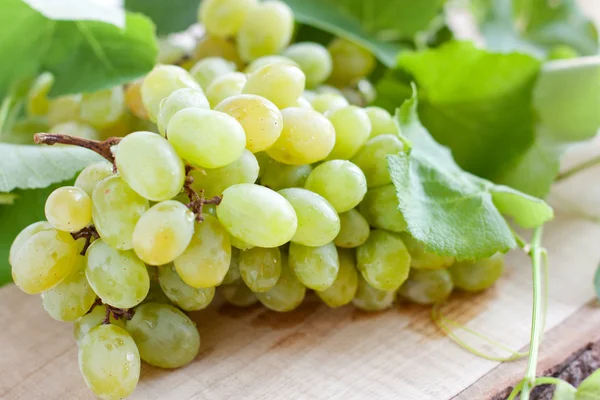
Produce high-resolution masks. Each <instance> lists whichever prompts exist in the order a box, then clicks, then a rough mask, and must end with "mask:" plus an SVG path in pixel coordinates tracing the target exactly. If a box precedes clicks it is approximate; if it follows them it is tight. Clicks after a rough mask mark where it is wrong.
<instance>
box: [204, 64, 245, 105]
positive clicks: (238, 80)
mask: <svg viewBox="0 0 600 400" xmlns="http://www.w3.org/2000/svg"><path fill="white" fill-rule="evenodd" d="M245 84H246V74H243V73H241V72H230V73H228V74H226V75H221V76H219V77H218V78H216V79H215V80H213V81H212V82H211V84H210V85H208V88H207V89H206V97H207V98H208V101H209V102H210V105H211V106H212V107H215V106H216V105H217V104H219V103H220V102H221V101H223V100H225V99H227V98H229V97H232V96H236V95H239V94H241V93H242V88H243V87H244V85H245Z"/></svg>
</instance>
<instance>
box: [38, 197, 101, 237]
mask: <svg viewBox="0 0 600 400" xmlns="http://www.w3.org/2000/svg"><path fill="white" fill-rule="evenodd" d="M44 211H45V213H46V219H47V220H48V222H49V223H50V225H52V226H53V227H55V228H56V229H58V230H60V231H65V232H76V231H78V230H80V229H82V228H85V226H86V225H87V224H89V223H90V222H91V220H92V200H91V199H90V196H88V195H87V193H86V192H84V191H83V190H82V189H80V188H78V187H75V186H63V187H60V188H58V189H56V190H54V191H53V192H52V193H50V196H48V198H47V199H46V205H45V206H44Z"/></svg>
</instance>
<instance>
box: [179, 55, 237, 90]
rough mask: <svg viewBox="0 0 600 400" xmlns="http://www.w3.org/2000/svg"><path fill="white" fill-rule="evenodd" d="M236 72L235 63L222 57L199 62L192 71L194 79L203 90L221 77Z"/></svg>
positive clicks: (208, 58) (204, 59)
mask: <svg viewBox="0 0 600 400" xmlns="http://www.w3.org/2000/svg"><path fill="white" fill-rule="evenodd" d="M235 70H236V65H235V63H234V62H231V61H227V60H225V59H223V58H221V57H207V58H203V59H202V60H200V61H198V62H197V63H196V64H195V65H194V66H193V67H192V69H191V70H190V74H191V75H192V77H193V78H194V79H195V80H196V81H197V82H198V83H199V84H200V86H201V87H202V89H203V90H206V89H208V86H209V85H210V84H211V83H212V82H214V80H215V79H217V78H218V77H220V76H223V75H226V74H228V73H230V72H234V71H235Z"/></svg>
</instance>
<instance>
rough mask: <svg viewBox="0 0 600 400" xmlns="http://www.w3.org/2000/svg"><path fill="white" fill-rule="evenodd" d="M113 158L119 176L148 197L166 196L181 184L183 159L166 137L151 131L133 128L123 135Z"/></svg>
mask: <svg viewBox="0 0 600 400" xmlns="http://www.w3.org/2000/svg"><path fill="white" fill-rule="evenodd" d="M198 110H199V109H198ZM115 160H116V164H117V169H118V170H119V173H120V174H121V178H122V179H123V180H124V181H125V182H127V184H128V185H129V186H130V187H131V188H132V189H133V190H135V191H136V192H137V193H138V194H139V195H140V196H143V197H145V198H147V199H148V200H152V201H163V200H168V199H170V198H172V197H175V196H177V194H178V193H179V192H180V191H181V188H182V187H183V182H184V180H185V168H184V166H183V162H182V161H181V159H180V158H179V156H178V155H177V153H176V152H175V149H174V148H173V146H171V144H170V143H169V141H168V140H166V139H165V138H163V137H160V136H159V135H157V134H155V133H153V132H144V131H140V132H133V133H131V134H129V135H127V136H126V137H124V138H123V140H121V142H120V143H119V146H118V147H117V154H116V156H115Z"/></svg>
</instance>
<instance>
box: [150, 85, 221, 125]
mask: <svg viewBox="0 0 600 400" xmlns="http://www.w3.org/2000/svg"><path fill="white" fill-rule="evenodd" d="M190 107H193V108H204V109H206V110H208V109H210V104H209V103H208V99H207V98H206V96H205V95H204V93H202V92H201V91H199V90H196V89H191V88H183V89H177V90H176V91H174V92H173V93H171V94H170V95H169V96H168V97H166V98H164V99H163V100H162V101H161V102H160V106H159V109H158V116H157V118H156V125H157V126H158V130H159V132H160V133H161V135H163V136H165V132H166V130H167V125H168V124H169V121H170V120H171V118H172V117H173V115H175V113H176V112H177V111H180V110H183V109H184V108H190Z"/></svg>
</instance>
